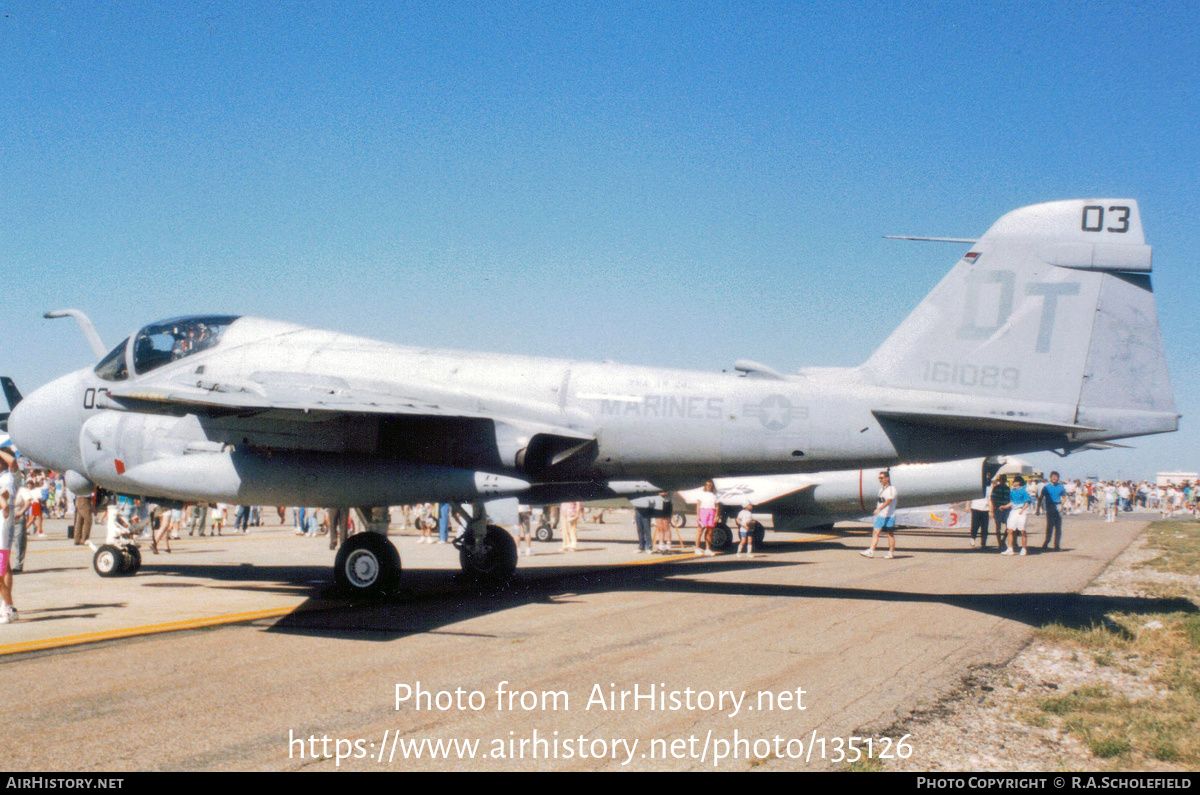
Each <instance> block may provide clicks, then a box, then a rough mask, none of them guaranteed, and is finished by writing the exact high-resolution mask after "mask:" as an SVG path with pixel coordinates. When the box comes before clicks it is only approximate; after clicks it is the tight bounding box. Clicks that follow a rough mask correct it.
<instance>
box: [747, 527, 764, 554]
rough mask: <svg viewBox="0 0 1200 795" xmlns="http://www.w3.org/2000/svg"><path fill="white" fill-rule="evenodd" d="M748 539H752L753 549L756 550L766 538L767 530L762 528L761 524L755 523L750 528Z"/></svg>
mask: <svg viewBox="0 0 1200 795" xmlns="http://www.w3.org/2000/svg"><path fill="white" fill-rule="evenodd" d="M750 537H751V538H752V539H754V548H755V549H758V548H759V547H761V546H762V545H763V542H764V541H765V540H766V538H767V528H765V527H763V525H762V522H755V523H754V524H752V525H751V526H750Z"/></svg>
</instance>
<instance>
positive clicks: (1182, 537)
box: [1141, 521, 1200, 575]
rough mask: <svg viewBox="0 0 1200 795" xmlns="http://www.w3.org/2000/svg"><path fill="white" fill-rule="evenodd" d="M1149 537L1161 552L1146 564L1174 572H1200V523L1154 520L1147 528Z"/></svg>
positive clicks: (1153, 545) (1193, 573)
mask: <svg viewBox="0 0 1200 795" xmlns="http://www.w3.org/2000/svg"><path fill="white" fill-rule="evenodd" d="M1146 541H1147V543H1148V545H1149V546H1150V547H1151V548H1152V549H1156V550H1158V551H1159V555H1158V557H1156V558H1154V559H1152V560H1148V561H1146V562H1145V563H1143V564H1141V565H1142V566H1146V567H1148V568H1152V569H1157V570H1158V571H1167V572H1171V573H1173V574H1191V575H1198V574H1200V524H1196V523H1195V522H1189V521H1182V522H1180V521H1170V522H1153V523H1152V524H1151V525H1150V526H1149V527H1147V528H1146Z"/></svg>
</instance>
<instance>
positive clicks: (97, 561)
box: [92, 544, 125, 577]
mask: <svg viewBox="0 0 1200 795" xmlns="http://www.w3.org/2000/svg"><path fill="white" fill-rule="evenodd" d="M92 568H93V569H95V570H96V573H97V574H99V575H100V576H101V577H117V576H119V575H120V574H121V572H122V571H124V570H125V556H124V555H122V554H121V550H120V548H119V547H114V546H113V545H112V544H105V545H104V546H102V547H100V548H99V549H97V550H96V554H95V555H93V556H92Z"/></svg>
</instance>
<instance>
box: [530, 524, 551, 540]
mask: <svg viewBox="0 0 1200 795" xmlns="http://www.w3.org/2000/svg"><path fill="white" fill-rule="evenodd" d="M534 538H536V539H537V540H538V541H553V540H554V528H553V527H551V526H550V525H548V524H545V523H542V524H540V525H538V529H537V532H536V533H535V534H534Z"/></svg>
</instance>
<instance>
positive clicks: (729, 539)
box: [712, 524, 733, 552]
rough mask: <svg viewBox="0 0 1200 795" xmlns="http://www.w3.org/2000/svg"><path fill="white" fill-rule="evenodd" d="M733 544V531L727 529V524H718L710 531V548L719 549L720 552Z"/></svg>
mask: <svg viewBox="0 0 1200 795" xmlns="http://www.w3.org/2000/svg"><path fill="white" fill-rule="evenodd" d="M732 545H733V533H731V532H730V531H729V525H727V524H719V525H717V526H716V527H714V528H713V531H712V548H713V549H719V550H721V551H722V552H724V551H725V550H727V549H729V547H730V546H732Z"/></svg>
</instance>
